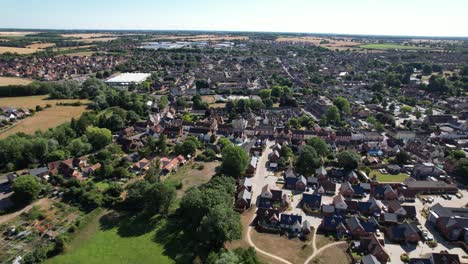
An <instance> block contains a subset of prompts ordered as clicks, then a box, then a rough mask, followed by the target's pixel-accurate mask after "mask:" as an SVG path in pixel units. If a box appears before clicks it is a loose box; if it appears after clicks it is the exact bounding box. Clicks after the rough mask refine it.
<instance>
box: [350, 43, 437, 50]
mask: <svg viewBox="0 0 468 264" xmlns="http://www.w3.org/2000/svg"><path fill="white" fill-rule="evenodd" d="M359 47H360V48H362V49H376V50H389V49H400V50H422V49H428V48H426V47H416V46H405V45H398V44H388V43H387V44H385V43H383V44H378V43H375V44H364V45H360V46H359Z"/></svg>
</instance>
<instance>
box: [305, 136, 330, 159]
mask: <svg viewBox="0 0 468 264" xmlns="http://www.w3.org/2000/svg"><path fill="white" fill-rule="evenodd" d="M307 145H309V146H311V147H313V148H314V149H315V151H316V152H317V154H319V155H320V156H322V157H325V156H326V155H327V154H328V145H327V143H326V142H325V141H324V140H323V139H321V138H318V137H313V138H310V139H309V140H307Z"/></svg>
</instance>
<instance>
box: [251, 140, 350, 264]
mask: <svg viewBox="0 0 468 264" xmlns="http://www.w3.org/2000/svg"><path fill="white" fill-rule="evenodd" d="M274 143H275V142H274V141H268V142H267V143H266V148H265V151H263V153H262V155H261V156H260V157H259V159H258V163H257V171H256V172H255V175H254V177H252V195H253V197H255V198H254V199H252V203H255V204H257V199H258V196H259V195H260V194H261V192H262V188H263V186H265V185H266V184H273V185H275V183H276V180H277V178H276V177H275V176H274V174H273V172H271V171H269V170H268V168H267V163H268V155H269V154H270V153H271V152H272V149H271V148H272V146H273V145H274ZM283 192H285V193H289V194H291V195H292V197H293V199H292V200H293V202H292V205H291V207H292V208H293V209H292V210H290V211H288V212H287V213H293V214H299V215H302V217H303V219H304V220H307V221H309V222H310V224H311V226H313V227H314V236H313V239H312V243H311V245H312V247H313V249H314V253H313V254H312V255H311V256H310V257H308V258H307V260H306V261H305V262H304V264H307V263H309V262H310V261H311V260H312V259H313V258H314V257H315V256H317V255H318V254H320V252H322V251H323V250H325V249H327V248H329V247H332V246H336V245H339V244H341V243H346V242H343V241H340V242H335V243H331V244H328V245H326V246H324V247H322V248H319V249H317V246H316V241H315V238H316V232H317V228H318V226H319V225H320V223H321V221H322V218H319V217H314V216H308V215H306V214H305V213H304V212H303V211H302V209H301V208H299V207H298V203H299V201H300V200H301V199H302V194H294V193H292V192H291V191H290V190H284V189H283ZM327 198H329V199H327V200H329V201H328V202H331V201H332V198H331V197H327ZM254 218H255V215H254V216H253V218H252V220H251V221H250V222H252V221H253V220H254ZM250 232H256V231H255V230H253V227H252V226H249V227H248V230H247V243H248V244H249V245H250V246H251V247H253V248H255V250H256V251H257V252H260V253H261V254H263V255H266V256H268V257H270V258H273V259H275V260H278V261H280V262H282V263H286V264H292V263H291V262H290V261H288V260H286V259H283V258H281V257H279V256H276V255H274V254H273V253H274V252H266V251H264V250H262V249H260V248H258V247H257V246H256V245H255V244H254V243H253V241H252V238H251V236H250Z"/></svg>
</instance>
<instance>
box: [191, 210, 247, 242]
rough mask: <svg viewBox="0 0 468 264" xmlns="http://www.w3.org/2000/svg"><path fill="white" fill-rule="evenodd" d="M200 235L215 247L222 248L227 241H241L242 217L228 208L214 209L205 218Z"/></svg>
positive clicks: (201, 224) (204, 240)
mask: <svg viewBox="0 0 468 264" xmlns="http://www.w3.org/2000/svg"><path fill="white" fill-rule="evenodd" d="M198 234H199V236H198V237H199V238H200V239H201V240H202V241H203V242H205V243H207V244H209V245H212V246H214V247H220V246H221V245H223V244H224V242H227V241H232V240H235V239H240V238H241V237H242V225H241V223H240V215H239V213H237V212H235V211H234V210H232V208H230V207H228V206H223V205H218V206H216V207H213V208H211V209H210V211H209V212H208V214H207V215H206V216H204V217H203V219H202V221H201V223H200V228H199V232H198Z"/></svg>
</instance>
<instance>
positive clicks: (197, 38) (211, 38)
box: [154, 35, 249, 41]
mask: <svg viewBox="0 0 468 264" xmlns="http://www.w3.org/2000/svg"><path fill="white" fill-rule="evenodd" d="M154 39H155V40H158V39H172V40H189V41H222V40H248V39H249V37H247V36H219V35H187V36H174V35H160V36H156V37H155V38H154Z"/></svg>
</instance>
